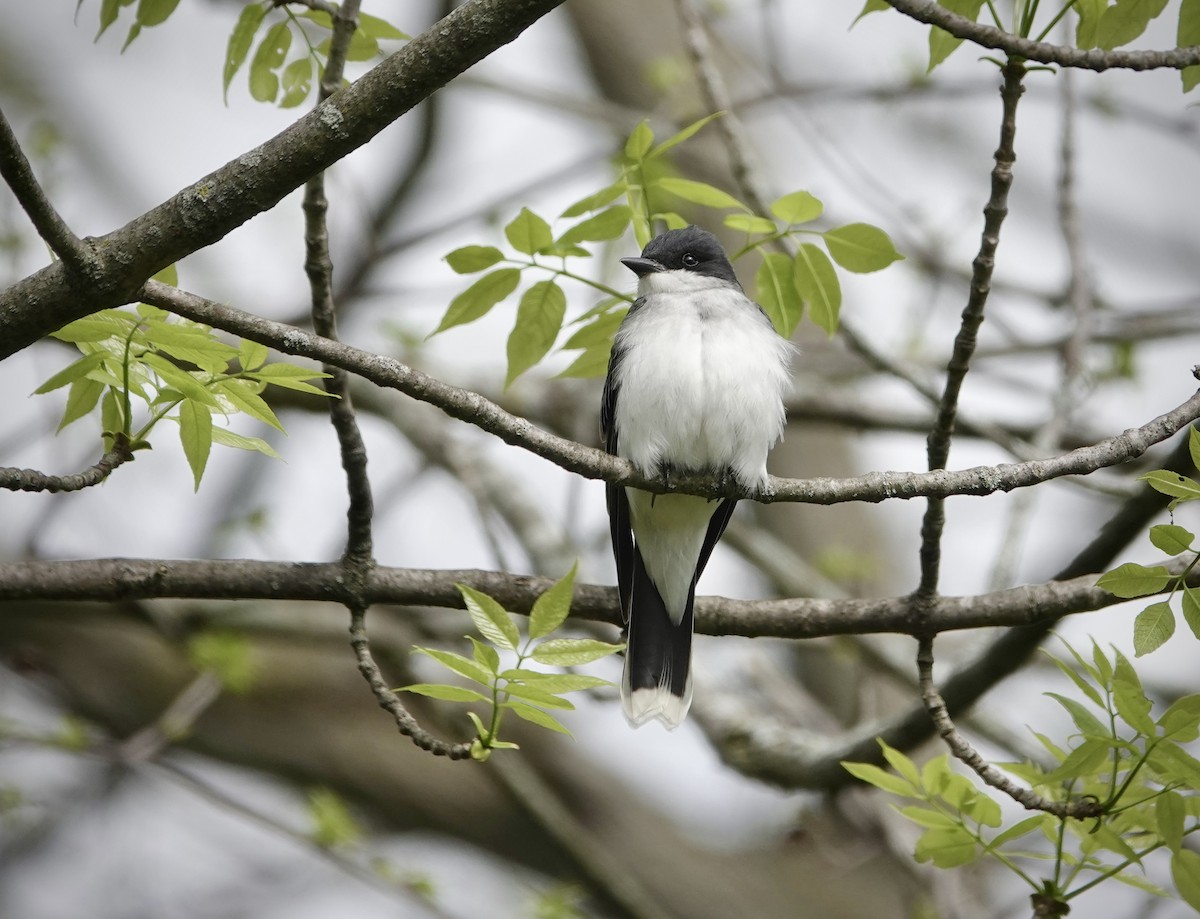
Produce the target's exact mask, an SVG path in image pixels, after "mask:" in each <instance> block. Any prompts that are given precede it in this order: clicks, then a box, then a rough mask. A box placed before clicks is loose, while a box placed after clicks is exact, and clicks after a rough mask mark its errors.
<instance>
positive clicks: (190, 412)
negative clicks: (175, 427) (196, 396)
mask: <svg viewBox="0 0 1200 919" xmlns="http://www.w3.org/2000/svg"><path fill="white" fill-rule="evenodd" d="M179 440H180V442H181V443H182V444H183V455H184V456H186V457H187V461H188V466H190V467H191V470H192V478H193V479H194V481H195V489H194V490H195V491H199V490H200V479H201V478H202V477H203V476H204V467H205V466H206V465H208V455H209V453H211V452H212V444H213V421H212V411H211V410H210V409H209V407H208V406H207V405H204V404H202V403H199V402H195V401H193V400H191V399H185V400H184V401H183V402H181V403H179Z"/></svg>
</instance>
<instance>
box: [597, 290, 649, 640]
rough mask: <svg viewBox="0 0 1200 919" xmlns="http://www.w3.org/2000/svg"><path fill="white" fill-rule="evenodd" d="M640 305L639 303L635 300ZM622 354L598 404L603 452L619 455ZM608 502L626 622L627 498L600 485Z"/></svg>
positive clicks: (616, 353)
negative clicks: (618, 404) (618, 401)
mask: <svg viewBox="0 0 1200 919" xmlns="http://www.w3.org/2000/svg"><path fill="white" fill-rule="evenodd" d="M639 302H641V301H639ZM623 356H624V355H623V352H622V351H621V350H620V349H619V348H618V347H617V346H616V344H615V343H614V345H613V350H612V356H611V357H610V358H609V360H608V376H607V377H605V379H604V395H603V397H602V399H601V402H600V436H601V437H602V438H603V439H604V449H605V450H607V451H608V452H609V453H611V454H612V455H613V456H619V455H620V453H619V451H618V445H617V425H616V417H617V391H618V389H619V387H618V385H617V381H616V380H617V368H618V367H619V366H620V364H621V359H622V357H623ZM604 490H605V497H606V498H607V502H608V528H609V534H610V535H611V537H612V547H613V559H614V561H615V562H616V565H617V591H618V593H619V595H620V597H621V617H622V619H624V620H625V621H626V622H628V621H629V604H630V597H631V595H632V593H633V566H634V555H633V551H634V550H633V529H632V527H631V526H630V524H629V499H628V498H627V497H626V495H625V489H624V487H623V486H621V485H613V484H612V483H608V484H606V485H605V486H604Z"/></svg>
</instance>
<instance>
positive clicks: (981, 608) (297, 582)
mask: <svg viewBox="0 0 1200 919" xmlns="http://www.w3.org/2000/svg"><path fill="white" fill-rule="evenodd" d="M1147 491H1149V489H1147ZM1173 570H1174V571H1175V573H1176V574H1178V573H1180V572H1181V571H1182V570H1183V569H1182V566H1176V568H1175V569H1173ZM343 577H344V570H343V569H342V567H341V564H340V563H339V562H265V561H255V560H251V559H217V560H211V561H210V560H203V561H199V560H188V559H153V558H142V559H125V558H109V559H69V560H61V561H43V560H30V561H17V562H0V604H5V603H12V604H22V603H28V602H30V601H34V600H89V599H90V600H96V601H119V600H121V601H123V600H153V599H189V600H239V599H244V600H282V601H293V602H294V601H313V602H330V603H339V604H340V603H343V602H344V597H345V588H344V584H343V582H342V579H343ZM1192 582H1195V583H1197V584H1200V573H1197V574H1196V575H1195V576H1193V578H1192V580H1191V581H1189V583H1192ZM460 583H461V584H466V585H468V586H470V587H473V588H475V589H476V590H480V591H483V592H484V593H486V594H488V595H490V596H492V597H495V598H496V600H497V601H498V602H499V603H500V604H501V605H502V606H503V607H504V608H505V609H507V610H510V611H512V612H514V613H521V614H526V613H528V612H529V610H530V609H531V608H532V606H533V603H534V601H535V600H536V599H537V598H538V597H539V596H541V594H542V593H544V592H545V591H546V590H547V589H548V588H549V587H550V586H551V585H552V584H553V583H554V582H553V580H551V579H550V578H545V577H533V576H528V575H517V574H507V573H505V572H499V571H483V570H477V569H430V568H387V567H376V568H374V569H372V570H371V572H370V573H369V575H368V576H367V579H366V583H365V584H364V586H363V598H364V599H365V601H366V602H367V603H369V604H371V605H375V604H394V605H399V606H426V607H429V606H432V607H443V608H447V609H462V608H463V601H462V596H461V595H460V594H459V592H458V590H457V588H456V587H455V585H456V584H460ZM1123 602H1126V601H1124V600H1122V599H1121V598H1119V597H1116V596H1114V595H1113V594H1110V593H1109V592H1108V591H1105V590H1102V589H1100V588H1098V587H1096V575H1095V574H1094V573H1087V574H1078V575H1075V576H1073V577H1070V578H1068V579H1065V580H1060V581H1049V582H1046V583H1043V584H1033V585H1025V586H1022V587H1010V588H1008V589H1006V590H997V591H993V592H991V593H986V594H980V595H975V596H964V597H951V596H938V597H935V598H934V599H933V601H932V603H931V606H930V608H929V610H928V615H927V616H926V618H925V619H920V618H918V617H916V616H915V615H914V614H913V610H912V604H911V603H910V602H909V599H908V598H907V597H884V598H875V599H852V598H842V599H811V598H790V599H783V600H735V599H730V598H728V597H714V596H706V597H697V598H696V631H697V632H699V633H701V634H705V635H740V636H744V637H749V638H785V639H805V638H824V637H829V636H833V635H866V634H874V633H896V634H908V635H913V634H917V633H918V632H920V631H921V630H922V629H927V630H928V631H930V632H948V631H957V630H962V629H978V628H987V627H996V626H1028V625H1037V624H1041V623H1046V622H1055V621H1058V620H1059V619H1061V618H1062V617H1063V616H1069V615H1072V614H1075V613H1083V612H1091V611H1094V610H1098V609H1103V608H1105V607H1108V606H1112V605H1114V604H1117V603H1123ZM571 616H572V617H573V618H575V619H581V620H589V621H597V622H605V623H609V624H611V625H620V624H621V621H620V615H619V610H618V607H617V597H616V588H613V587H602V586H599V585H595V584H576V585H575V594H574V597H573V599H572V602H571Z"/></svg>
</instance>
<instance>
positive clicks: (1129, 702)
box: [1113, 657, 1155, 737]
mask: <svg viewBox="0 0 1200 919" xmlns="http://www.w3.org/2000/svg"><path fill="white" fill-rule="evenodd" d="M1122 660H1124V658H1123V657H1122ZM1125 663H1126V665H1128V664H1129V662H1128V661H1126V662H1125ZM1130 669H1132V667H1131V668H1130ZM1119 674H1120V668H1119V666H1118V676H1117V677H1114V678H1113V703H1114V704H1115V705H1116V708H1117V714H1118V715H1120V716H1121V718H1122V719H1124V721H1125V723H1126V724H1128V725H1129V726H1130V727H1131V728H1133V729H1134V730H1135V731H1137V732H1138V733H1140V734H1145V735H1146V736H1147V737H1153V736H1154V734H1155V730H1154V728H1155V724H1154V720H1153V719H1152V718H1151V717H1150V708H1151V703H1150V700H1149V699H1147V698H1146V694H1145V693H1144V692H1143V691H1142V686H1141V683H1140V682H1139V683H1133V682H1130V681H1129V680H1125V679H1121V678H1120V676H1119Z"/></svg>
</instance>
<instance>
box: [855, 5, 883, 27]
mask: <svg viewBox="0 0 1200 919" xmlns="http://www.w3.org/2000/svg"><path fill="white" fill-rule="evenodd" d="M890 9H891V7H890V6H889V5H888V4H887V0H867V2H866V5H865V6H863V8H862V11H861V12H860V13H859V14H858V15H857V16H855V17H854V22H852V23H851V24H850V27H851V28H853V27H854V26H856V25H858V21H859V20H860V19H862V18H863V17H864V16H866V15H867V14H868V13H879V12H882V11H883V10H890Z"/></svg>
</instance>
